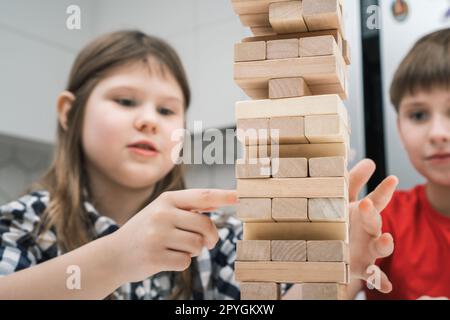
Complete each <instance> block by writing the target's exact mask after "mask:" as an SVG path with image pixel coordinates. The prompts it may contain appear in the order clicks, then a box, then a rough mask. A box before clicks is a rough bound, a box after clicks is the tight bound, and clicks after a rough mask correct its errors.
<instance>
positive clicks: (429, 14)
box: [380, 0, 450, 188]
mask: <svg viewBox="0 0 450 320" xmlns="http://www.w3.org/2000/svg"><path fill="white" fill-rule="evenodd" d="M408 3H409V5H410V17H409V18H408V19H407V20H406V21H405V22H403V23H398V22H397V21H396V20H395V19H394V18H393V16H392V14H391V1H381V18H382V19H381V30H380V33H381V58H382V74H383V78H382V79H383V94H384V105H385V109H384V126H385V139H386V146H387V150H386V151H387V167H388V173H389V174H395V175H397V176H398V177H399V179H400V185H399V187H400V188H411V187H413V186H414V185H416V184H418V183H422V182H423V181H424V179H423V177H421V176H420V175H419V174H418V173H417V172H416V171H415V169H414V168H413V166H412V165H411V164H410V162H409V160H408V157H407V155H406V152H405V151H404V149H403V146H402V144H401V141H400V139H399V137H398V134H397V126H396V120H397V117H396V113H395V111H394V107H393V106H392V105H391V103H390V99H389V87H390V84H391V81H392V78H393V75H394V72H395V70H396V68H397V66H398V65H399V64H400V62H401V60H402V59H403V57H404V56H405V55H406V53H407V52H408V51H409V49H410V48H411V47H412V46H413V44H414V43H415V41H416V40H418V39H419V38H420V37H421V36H423V35H425V34H427V33H429V32H432V31H434V30H437V29H441V28H443V27H445V26H446V27H450V20H446V21H445V20H444V13H445V12H446V11H447V10H448V9H449V2H448V1H447V0H429V1H424V0H409V1H408Z"/></svg>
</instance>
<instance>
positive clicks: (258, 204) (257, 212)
mask: <svg viewBox="0 0 450 320" xmlns="http://www.w3.org/2000/svg"><path fill="white" fill-rule="evenodd" d="M236 216H237V218H238V219H240V220H242V221H244V222H247V221H248V222H269V221H273V220H272V200H271V199H264V198H259V199H254V198H240V199H239V203H238V205H237V206H236Z"/></svg>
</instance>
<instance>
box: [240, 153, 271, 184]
mask: <svg viewBox="0 0 450 320" xmlns="http://www.w3.org/2000/svg"><path fill="white" fill-rule="evenodd" d="M235 168H236V178H238V179H264V178H270V177H271V160H270V158H259V159H248V160H246V161H245V160H243V159H238V160H237V162H236V167H235Z"/></svg>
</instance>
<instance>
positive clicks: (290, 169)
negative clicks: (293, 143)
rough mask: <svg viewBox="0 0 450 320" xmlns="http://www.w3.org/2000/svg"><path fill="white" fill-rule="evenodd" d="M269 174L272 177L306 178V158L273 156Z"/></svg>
mask: <svg viewBox="0 0 450 320" xmlns="http://www.w3.org/2000/svg"><path fill="white" fill-rule="evenodd" d="M271 174H272V177H274V178H306V177H307V176H308V159H306V158H273V159H272V160H271Z"/></svg>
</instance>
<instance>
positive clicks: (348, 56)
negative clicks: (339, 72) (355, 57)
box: [343, 40, 351, 65]
mask: <svg viewBox="0 0 450 320" xmlns="http://www.w3.org/2000/svg"><path fill="white" fill-rule="evenodd" d="M343 44H344V48H343V55H344V59H345V63H346V64H347V65H350V64H351V53H350V46H349V44H348V41H347V40H344V43H343Z"/></svg>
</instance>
